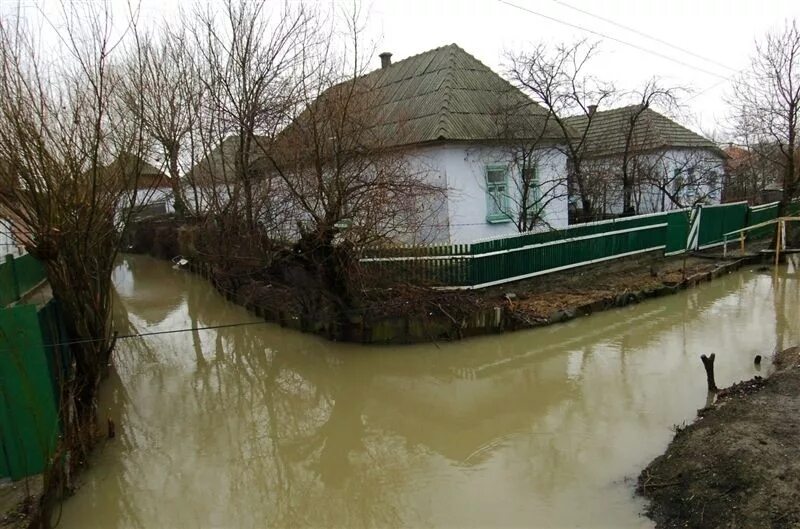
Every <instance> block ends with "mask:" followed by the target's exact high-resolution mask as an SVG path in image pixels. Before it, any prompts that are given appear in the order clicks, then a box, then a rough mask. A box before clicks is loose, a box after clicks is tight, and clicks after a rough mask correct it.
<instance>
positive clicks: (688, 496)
mask: <svg viewBox="0 0 800 529" xmlns="http://www.w3.org/2000/svg"><path fill="white" fill-rule="evenodd" d="M775 364H776V366H777V371H776V372H775V373H774V374H773V375H772V376H770V377H769V378H768V379H753V380H751V381H745V382H743V383H739V384H736V385H734V386H731V387H730V388H728V389H727V390H723V391H722V392H720V393H721V398H719V399H718V400H717V403H716V404H715V405H714V406H713V408H712V409H705V410H704V413H703V416H702V417H701V418H698V419H697V421H696V422H695V423H693V424H692V425H690V426H688V427H686V428H683V429H679V430H678V431H677V433H676V434H675V438H674V439H673V441H672V443H670V445H669V447H668V448H667V451H666V452H665V453H664V454H663V455H661V456H659V457H658V458H656V459H655V460H654V461H653V462H652V463H650V465H649V466H648V467H647V468H646V469H644V470H643V471H642V473H641V475H640V476H639V482H638V492H639V493H640V494H642V495H644V496H645V497H647V498H649V499H650V500H651V505H650V507H649V510H648V515H649V516H650V517H651V518H652V519H653V520H655V521H656V526H657V527H659V528H672V527H697V528H701V527H702V528H734V527H741V528H761V527H764V528H767V527H769V528H783V527H786V528H790V527H800V348H791V349H787V350H786V351H783V352H781V353H779V354H778V355H777V357H776V361H775Z"/></svg>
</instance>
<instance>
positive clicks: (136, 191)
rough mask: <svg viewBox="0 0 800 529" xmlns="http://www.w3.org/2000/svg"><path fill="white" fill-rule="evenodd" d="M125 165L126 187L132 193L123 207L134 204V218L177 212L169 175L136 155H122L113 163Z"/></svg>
mask: <svg viewBox="0 0 800 529" xmlns="http://www.w3.org/2000/svg"><path fill="white" fill-rule="evenodd" d="M120 164H122V165H124V172H122V173H120V174H125V175H127V182H126V187H127V189H128V191H130V192H131V193H132V194H131V195H130V196H128V197H127V198H126V200H125V204H124V205H122V206H121V207H123V208H127V207H129V205H130V204H131V203H132V204H133V205H134V208H135V209H134V213H133V216H134V218H144V217H152V216H155V215H165V214H167V213H174V212H175V203H174V198H173V192H172V187H171V186H170V184H169V177H168V176H167V175H166V174H164V172H163V171H161V170H159V169H157V168H156V167H154V166H153V165H151V164H150V163H148V162H146V161H144V160H141V159H137V158H136V157H135V156H134V155H122V156H120V157H119V158H118V159H117V161H115V162H114V164H112V166H110V167H112V170H115V169H114V168H113V165H120Z"/></svg>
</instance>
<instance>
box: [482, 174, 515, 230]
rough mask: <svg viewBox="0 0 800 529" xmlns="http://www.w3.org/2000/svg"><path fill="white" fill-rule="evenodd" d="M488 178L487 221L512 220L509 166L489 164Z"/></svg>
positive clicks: (494, 222) (486, 175)
mask: <svg viewBox="0 0 800 529" xmlns="http://www.w3.org/2000/svg"><path fill="white" fill-rule="evenodd" d="M485 178H486V222H489V223H491V224H498V223H501V222H511V220H512V219H511V215H510V214H509V211H510V207H509V195H508V166H507V165H487V166H486V171H485Z"/></svg>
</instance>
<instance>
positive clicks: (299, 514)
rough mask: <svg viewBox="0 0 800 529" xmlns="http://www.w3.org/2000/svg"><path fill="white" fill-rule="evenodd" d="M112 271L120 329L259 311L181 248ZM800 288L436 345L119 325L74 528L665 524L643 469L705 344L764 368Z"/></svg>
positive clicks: (742, 368) (736, 371) (755, 282)
mask: <svg viewBox="0 0 800 529" xmlns="http://www.w3.org/2000/svg"><path fill="white" fill-rule="evenodd" d="M543 280H546V278H544V279H543ZM114 281H115V284H116V286H117V290H118V293H119V297H120V299H121V302H122V303H121V306H120V307H118V308H119V314H118V318H119V319H118V323H117V326H118V329H119V331H120V334H127V333H132V332H142V333H144V332H158V331H166V330H173V329H182V328H191V327H207V326H218V325H224V324H232V323H241V322H252V321H255V320H256V318H255V316H253V315H251V314H249V313H248V312H247V311H246V310H244V309H243V308H241V307H238V306H236V305H234V304H232V303H230V302H228V301H226V300H225V299H224V298H223V297H222V296H220V295H219V294H218V293H217V292H216V291H215V290H214V289H213V288H212V287H211V286H210V284H209V283H207V282H206V281H205V280H203V279H201V278H199V277H197V276H194V275H192V274H191V273H189V272H185V271H176V270H173V269H171V267H170V264H169V263H165V262H161V261H157V260H154V259H150V258H147V257H141V256H125V257H124V258H123V260H122V261H121V263H120V265H119V266H118V267H117V269H116V271H115V273H114ZM799 286H800V285H799V284H798V281H797V279H796V275H795V271H794V268H793V267H792V266H791V265H790V267H789V270H788V271H787V270H786V269H783V270H782V272H781V274H780V275H778V276H773V274H772V273H771V272H756V271H754V270H744V271H741V272H737V273H734V274H731V275H729V276H726V277H724V278H720V279H718V280H715V281H714V282H712V283H708V284H705V285H703V286H701V287H699V288H696V289H692V290H687V291H684V292H682V293H680V294H678V295H675V296H668V297H664V298H660V299H655V300H651V301H647V302H645V303H642V304H639V305H634V306H630V307H626V308H623V309H618V310H613V311H609V312H605V313H600V314H596V315H593V316H591V317H586V318H581V319H577V320H573V321H571V322H569V323H566V324H562V325H555V326H551V327H547V328H542V329H536V330H529V331H522V332H518V333H511V334H505V335H499V336H488V337H482V338H475V339H471V340H467V341H464V342H456V343H444V344H438V345H433V344H425V345H415V346H405V347H377V346H358V345H352V344H339V343H331V342H327V341H325V340H323V339H321V338H317V337H314V336H310V335H304V334H300V333H297V332H294V331H288V330H284V329H281V328H280V327H278V326H276V325H273V324H266V323H259V324H256V325H243V326H237V327H227V328H221V329H215V330H201V331H194V332H180V333H174V334H159V335H152V336H148V337H145V338H137V339H126V340H121V341H120V342H119V343H118V346H117V350H116V353H115V362H116V366H117V369H116V372H114V373H113V374H112V375H111V378H110V379H109V380H108V381H107V382H106V383H105V387H104V394H103V397H102V399H103V400H102V402H101V409H102V413H103V414H104V415H105V414H108V415H110V416H111V417H112V418H113V419H114V420H115V422H116V424H117V438H116V439H115V440H113V441H111V442H108V443H105V444H103V445H101V446H100V447H99V448H98V450H97V451H96V452H95V454H94V456H93V458H92V462H91V465H90V468H89V469H88V470H87V471H86V472H85V473H84V474H83V476H82V482H83V484H82V486H81V488H80V489H79V490H78V491H77V493H76V495H75V496H74V497H73V498H71V499H69V500H68V501H67V502H66V503H65V504H64V506H63V512H62V513H61V521H60V525H59V527H64V528H69V529H72V528H88V527H102V528H111V527H120V528H123V527H124V528H128V527H148V528H149V527H237V528H250V527H266V526H270V527H394V526H405V527H615V528H622V527H651V526H652V524H651V522H649V521H648V520H647V519H646V518H644V517H642V516H641V511H642V509H643V505H644V504H643V503H642V502H641V501H640V500H639V499H637V498H636V497H634V482H635V478H636V476H637V475H638V473H639V471H640V470H641V469H642V468H643V467H644V466H645V465H646V464H647V463H648V462H649V461H650V460H651V459H652V458H653V457H655V456H656V455H658V454H659V453H661V452H662V451H663V450H664V448H665V447H666V445H667V443H668V442H669V440H670V439H671V437H672V435H673V433H672V427H673V425H675V424H681V423H684V422H687V421H691V420H692V419H693V418H694V416H695V413H696V410H697V409H698V408H701V407H703V406H704V405H705V400H706V388H705V384H706V381H705V374H704V372H703V369H702V365H701V362H700V359H699V356H700V354H701V353H706V354H708V353H716V355H717V359H716V368H717V384H718V385H719V386H720V387H724V386H727V385H729V384H731V383H732V382H735V381H738V380H740V379H744V378H749V377H751V376H753V375H754V374H757V373H758V372H757V371H756V369H755V367H754V365H753V356H754V355H755V354H758V353H760V354H767V355H768V354H769V353H771V352H772V351H773V350H775V349H781V348H784V347H788V346H790V345H794V344H796V343H798V342H800V339H799V338H800V336H798V334H799V332H798V325H797V323H798V316H800V290H799V288H798V287H799ZM118 305H119V304H118ZM768 369H769V364H768V362H767V363H766V364H765V365H763V366H762V368H761V370H762V371H764V372H766V371H767V370H768Z"/></svg>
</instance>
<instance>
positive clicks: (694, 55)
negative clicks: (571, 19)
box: [553, 0, 738, 72]
mask: <svg viewBox="0 0 800 529" xmlns="http://www.w3.org/2000/svg"><path fill="white" fill-rule="evenodd" d="M553 2H555V3H557V4H560V5H562V6H564V7H567V8H569V9H572V10H574V11H577V12H579V13H583V14H584V15H589V16H590V17H594V18H596V19H598V20H602V21H603V22H606V23H608V24H611V25H614V26H617V27H618V28H622V29H624V30H627V31H630V32H631V33H635V34H637V35H639V36H642V37H644V38H646V39H650V40H653V41H655V42H658V43H659V44H663V45H664V46H669V47H670V48H673V49H676V50H678V51H681V52H683V53H686V54H687V55H691V56H693V57H696V58H698V59H702V60H704V61H706V62H709V63H711V64H716V65H717V66H720V67H722V68H725V69H726V70H730V71H732V72H737V71H738V70H737V69H736V68H732V67H730V66H728V65H726V64H722V63H721V62H719V61H717V60H715V59H711V58H709V57H705V56H703V55H700V54H699V53H696V52H693V51H692V50H687V49H686V48H682V47H681V46H678V45H676V44H672V43H671V42H668V41H666V40H663V39H660V38H658V37H654V36H653V35H649V34H647V33H645V32H643V31H639V30H638V29H636V28H632V27H630V26H626V25H625V24H621V23H619V22H616V21H614V20H611V19H610V18H606V17H604V16H601V15H598V14H596V13H592V12H591V11H586V10H585V9H581V8H579V7H575V6H573V5H570V4H568V3H566V2H564V1H563V0H553Z"/></svg>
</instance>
